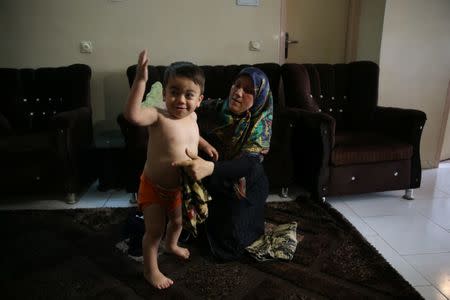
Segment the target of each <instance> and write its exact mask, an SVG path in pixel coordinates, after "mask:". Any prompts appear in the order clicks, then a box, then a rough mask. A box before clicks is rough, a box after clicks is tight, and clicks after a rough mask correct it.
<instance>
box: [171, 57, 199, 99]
mask: <svg viewBox="0 0 450 300" xmlns="http://www.w3.org/2000/svg"><path fill="white" fill-rule="evenodd" d="M173 77H185V78H188V79H190V80H192V81H193V82H194V83H195V84H198V85H199V86H200V90H201V93H202V94H203V91H204V89H205V74H204V73H203V70H202V69H201V68H200V67H199V66H197V65H195V64H193V63H191V62H187V61H177V62H174V63H172V64H170V66H168V67H167V69H166V71H165V72H164V81H163V86H164V87H165V86H166V85H167V82H168V81H169V79H170V78H173Z"/></svg>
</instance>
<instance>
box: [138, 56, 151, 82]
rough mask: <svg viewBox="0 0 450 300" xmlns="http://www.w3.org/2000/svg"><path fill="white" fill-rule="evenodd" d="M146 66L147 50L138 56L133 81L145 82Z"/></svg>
mask: <svg viewBox="0 0 450 300" xmlns="http://www.w3.org/2000/svg"><path fill="white" fill-rule="evenodd" d="M147 66H148V57H147V50H143V51H142V52H141V53H140V54H139V60H138V64H137V69H136V78H135V80H144V81H147V79H148V70H147Z"/></svg>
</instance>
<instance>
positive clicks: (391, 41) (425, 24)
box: [379, 0, 450, 167]
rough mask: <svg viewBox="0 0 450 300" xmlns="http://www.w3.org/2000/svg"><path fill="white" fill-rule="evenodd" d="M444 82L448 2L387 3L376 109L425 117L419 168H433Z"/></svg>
mask: <svg viewBox="0 0 450 300" xmlns="http://www.w3.org/2000/svg"><path fill="white" fill-rule="evenodd" d="M449 79H450V1H449V0H428V1H423V0H387V1H386V13H385V16H384V25H383V37H382V42H381V54H380V93H379V95H380V100H379V103H380V104H381V105H384V106H398V107H406V108H416V109H420V110H423V111H424V112H425V113H426V114H427V118H428V121H427V123H426V124H425V128H424V131H423V135H422V143H421V158H422V165H423V167H435V166H437V164H438V162H439V157H437V155H438V154H439V153H437V150H438V149H437V145H438V138H439V132H440V128H441V124H442V121H443V109H444V105H445V97H446V93H447V85H448V81H449Z"/></svg>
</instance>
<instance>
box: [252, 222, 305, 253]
mask: <svg viewBox="0 0 450 300" xmlns="http://www.w3.org/2000/svg"><path fill="white" fill-rule="evenodd" d="M297 244H298V241H297V222H291V223H288V224H281V225H278V226H276V227H275V228H274V229H273V230H272V231H271V232H266V233H265V234H264V235H262V236H261V237H260V238H259V239H257V240H256V241H254V242H253V244H251V245H250V246H248V247H247V248H245V249H246V250H247V251H248V252H249V253H250V255H251V256H252V257H254V258H255V259H256V260H259V261H265V260H270V259H283V260H291V259H292V258H293V257H294V253H295V249H296V248H297Z"/></svg>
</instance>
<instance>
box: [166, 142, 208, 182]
mask: <svg viewBox="0 0 450 300" xmlns="http://www.w3.org/2000/svg"><path fill="white" fill-rule="evenodd" d="M186 154H187V156H189V158H190V159H189V160H179V161H175V162H173V163H172V166H174V167H183V168H184V170H185V171H186V173H187V174H188V175H189V176H190V177H192V178H193V179H194V180H201V179H203V178H205V177H206V176H209V175H211V174H212V173H213V171H214V163H213V162H210V161H206V160H204V159H203V158H201V157H198V156H197V155H195V154H193V153H191V152H190V151H189V149H186Z"/></svg>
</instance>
